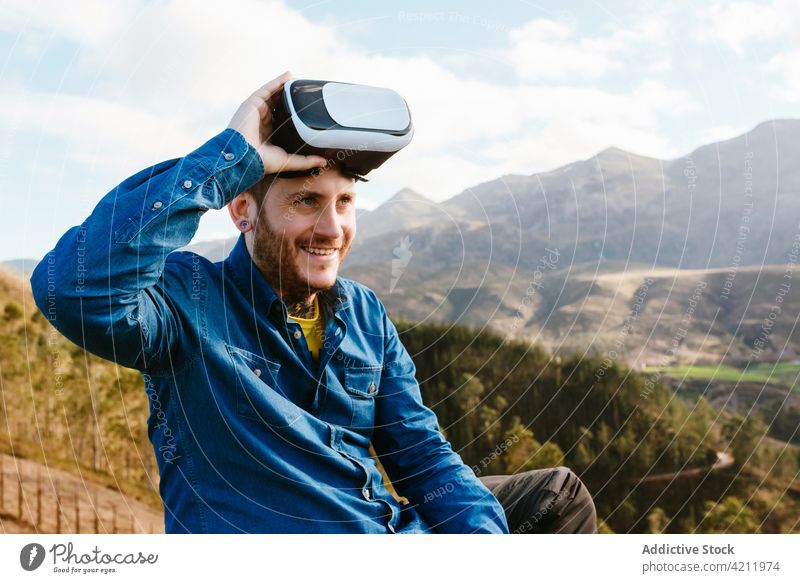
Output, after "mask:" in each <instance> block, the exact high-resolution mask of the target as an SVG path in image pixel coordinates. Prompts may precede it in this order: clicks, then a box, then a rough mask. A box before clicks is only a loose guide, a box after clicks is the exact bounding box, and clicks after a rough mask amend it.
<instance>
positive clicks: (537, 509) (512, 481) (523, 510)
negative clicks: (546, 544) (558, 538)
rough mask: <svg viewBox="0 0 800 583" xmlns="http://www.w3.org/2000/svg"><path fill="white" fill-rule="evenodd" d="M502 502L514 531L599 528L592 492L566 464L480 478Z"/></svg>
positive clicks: (511, 528)
mask: <svg viewBox="0 0 800 583" xmlns="http://www.w3.org/2000/svg"><path fill="white" fill-rule="evenodd" d="M480 480H481V482H483V484H484V486H486V487H487V488H489V490H491V491H492V494H494V496H495V498H497V500H498V501H499V502H500V505H501V506H502V507H503V510H505V513H506V521H507V522H508V529H509V531H510V532H511V534H540V533H562V534H563V533H573V534H586V533H595V532H597V513H596V511H595V508H594V502H593V501H592V496H591V494H589V490H587V488H586V486H584V484H583V482H581V480H580V478H578V476H576V475H575V474H574V473H573V472H572V470H570V469H569V468H566V467H564V466H559V467H557V468H548V469H544V470H530V471H527V472H522V473H520V474H514V475H511V476H483V477H481V478H480Z"/></svg>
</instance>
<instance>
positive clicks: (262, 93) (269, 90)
mask: <svg viewBox="0 0 800 583" xmlns="http://www.w3.org/2000/svg"><path fill="white" fill-rule="evenodd" d="M291 78H292V74H291V73H290V72H289V71H286V72H284V73H283V74H281V75H280V76H279V77H275V78H274V79H273V80H272V81H269V82H267V83H265V84H264V85H262V86H261V87H259V88H258V89H256V91H255V92H254V93H253V95H252V96H253V97H256V98H258V99H259V100H261V101H267V100H268V99H269V98H270V97H271V96H272V95H273V94H274V93H276V92H277V91H279V90H280V89H281V88H282V87H283V85H284V83H286V82H287V81H288V80H289V79H291Z"/></svg>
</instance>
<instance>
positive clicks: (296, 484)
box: [31, 129, 508, 533]
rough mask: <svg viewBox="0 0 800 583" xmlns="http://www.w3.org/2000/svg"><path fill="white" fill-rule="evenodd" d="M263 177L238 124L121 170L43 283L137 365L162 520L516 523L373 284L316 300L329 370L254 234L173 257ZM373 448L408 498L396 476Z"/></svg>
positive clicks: (186, 525) (302, 524) (428, 528)
mask: <svg viewBox="0 0 800 583" xmlns="http://www.w3.org/2000/svg"><path fill="white" fill-rule="evenodd" d="M263 176H264V167H263V163H262V161H261V158H260V156H259V155H258V153H257V152H256V151H255V149H254V148H253V147H252V146H250V145H249V144H248V143H247V141H246V140H245V139H244V137H243V136H242V135H241V134H239V133H238V132H236V131H234V130H232V129H226V130H225V131H223V132H222V133H220V134H219V135H217V136H215V137H214V138H212V139H211V140H209V141H208V142H206V143H205V144H203V145H202V146H201V147H199V148H198V149H197V150H195V151H194V152H192V153H190V154H189V155H187V156H185V157H184V158H178V159H174V160H168V161H166V162H162V163H160V164H156V165H155V166H153V167H151V168H147V169H145V170H142V171H141V172H138V173H137V174H135V175H133V176H131V177H130V178H128V179H126V180H125V181H123V182H122V183H121V184H120V185H119V186H117V187H116V188H115V189H113V190H112V191H111V192H109V193H108V194H107V195H106V196H105V197H104V198H103V199H102V200H101V201H100V203H99V204H98V205H97V207H95V209H94V211H93V212H92V214H91V216H89V218H88V219H86V221H84V223H83V224H81V225H79V226H76V227H73V228H72V229H70V230H69V231H67V232H66V234H64V235H63V236H62V237H61V239H60V240H59V241H58V243H57V244H56V247H55V248H54V249H53V250H52V251H51V252H50V253H48V254H47V255H46V256H45V258H44V259H43V260H42V261H41V262H40V263H39V265H38V266H37V268H36V270H35V271H34V272H33V275H32V277H31V284H32V286H33V291H34V297H35V300H36V304H37V306H38V307H39V309H41V310H42V312H43V313H44V314H45V315H46V316H47V317H48V319H49V320H50V321H51V322H52V323H53V325H54V326H55V327H56V328H57V329H58V330H59V331H61V332H62V333H63V334H64V335H65V336H66V337H67V338H69V339H70V340H72V341H73V342H75V343H77V344H79V345H81V346H83V347H84V348H86V349H87V350H89V351H91V352H93V353H95V354H97V355H100V356H102V357H104V358H107V359H109V360H113V361H115V362H117V363H119V364H121V365H124V366H127V367H132V368H136V369H139V370H140V371H141V372H142V375H143V377H144V386H145V390H146V392H147V395H148V397H149V403H150V416H149V419H148V433H149V437H150V440H151V441H152V444H153V448H154V450H155V453H156V458H157V460H158V467H159V472H160V476H161V481H160V486H159V488H160V494H161V497H162V499H163V501H164V508H165V525H166V531H167V532H169V533H176V532H193V533H219V532H275V533H320V532H321V533H332V532H348V533H389V532H398V533H399V532H448V533H472V532H496V533H506V532H508V526H507V523H506V519H505V515H504V512H503V509H502V507H501V506H500V504H499V503H498V502H497V500H496V498H494V496H493V495H492V494H491V492H489V490H488V489H487V488H486V487H485V486H484V485H483V484H482V483H481V482H480V480H478V479H477V478H476V476H475V474H474V473H473V471H472V470H471V469H470V468H469V467H467V466H466V465H465V464H464V463H463V461H462V460H461V458H460V457H459V456H458V455H457V454H456V453H455V452H454V451H453V449H452V448H451V446H450V444H449V443H448V442H447V441H446V440H445V439H444V438H443V436H442V435H441V433H440V432H439V428H438V422H437V419H436V416H435V414H434V413H433V412H432V411H431V410H430V409H429V408H427V407H425V406H424V405H423V403H422V399H421V397H420V390H419V385H418V383H417V381H416V380H415V367H414V363H413V361H412V360H411V357H410V356H409V354H408V353H407V351H406V350H405V348H404V347H403V345H402V344H401V342H400V340H399V338H398V334H397V330H396V329H395V327H394V325H393V324H392V322H391V320H390V319H389V318H388V317H387V314H386V309H385V308H384V306H383V304H382V303H381V301H380V300H379V299H378V298H377V297H376V295H375V293H374V292H373V291H372V290H370V289H369V288H367V287H365V286H363V285H361V284H359V283H356V282H354V281H351V280H348V279H345V278H342V277H339V278H337V280H336V284H335V285H334V287H333V288H332V289H330V290H328V291H326V292H324V293H322V294H321V295H320V300H321V309H322V312H323V315H324V317H325V322H326V328H325V333H324V342H323V348H322V350H321V352H320V362H319V366H318V367H317V366H315V365H314V363H313V361H312V359H311V355H310V353H309V351H308V347H307V346H306V343H305V338H304V336H303V334H302V333H301V329H300V325H299V324H297V323H295V322H293V321H291V320H290V319H289V318H288V314H287V310H286V306H285V305H284V303H283V301H281V300H280V298H279V297H278V296H277V295H276V293H275V291H274V290H273V289H272V287H271V285H270V283H269V281H267V280H266V279H265V278H264V276H263V275H262V274H261V272H260V271H259V270H258V269H257V268H256V267H255V266H254V264H253V262H252V260H251V258H250V255H249V253H248V251H247V248H246V246H245V244H244V239H243V238H240V239H239V241H238V243H237V244H236V246H235V247H234V249H233V250H232V252H231V253H230V255H229V256H228V258H227V259H226V260H225V261H222V262H219V263H212V262H210V261H208V260H207V259H205V258H203V257H201V256H199V255H197V254H194V253H190V252H173V251H175V250H176V249H178V248H180V247H183V246H185V245H187V244H188V243H189V241H190V240H191V239H192V236H193V235H194V233H195V231H196V230H197V226H198V222H199V220H200V218H201V216H202V214H203V213H204V212H205V211H206V210H208V209H210V208H213V209H219V208H222V207H223V206H224V205H225V204H227V203H228V202H229V201H230V200H231V199H233V198H234V197H235V196H236V195H237V194H238V193H240V192H242V191H244V190H246V189H247V188H249V187H250V186H251V185H253V184H254V183H255V182H257V181H258V180H260V179H261V178H262V177H263ZM370 443H372V444H373V446H374V448H375V451H376V453H377V454H378V456H379V458H380V459H381V462H382V463H383V465H384V468H385V469H386V472H387V474H388V475H389V477H390V479H391V480H392V483H393V484H394V486H395V488H396V489H397V491H398V493H399V494H401V495H402V496H404V497H406V498H407V499H408V500H409V501H410V503H409V504H406V505H401V504H400V503H398V502H397V501H396V500H395V498H394V497H393V496H392V495H391V494H390V493H389V492H388V491H387V489H386V488H385V486H384V484H383V481H382V477H381V474H380V472H379V471H378V468H377V466H376V463H375V460H374V459H373V458H372V457H371V456H370V455H369V445H370Z"/></svg>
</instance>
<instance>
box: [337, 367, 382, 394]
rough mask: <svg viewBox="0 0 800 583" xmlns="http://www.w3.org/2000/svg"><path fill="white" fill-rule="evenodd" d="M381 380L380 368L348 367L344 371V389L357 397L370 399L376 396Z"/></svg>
mask: <svg viewBox="0 0 800 583" xmlns="http://www.w3.org/2000/svg"><path fill="white" fill-rule="evenodd" d="M380 380H381V367H380V366H379V365H374V366H349V367H347V368H346V369H345V370H344V388H345V390H346V391H347V392H348V393H350V394H352V395H355V396H357V397H363V398H367V399H369V398H372V397H374V396H375V395H377V394H378V390H379V388H380Z"/></svg>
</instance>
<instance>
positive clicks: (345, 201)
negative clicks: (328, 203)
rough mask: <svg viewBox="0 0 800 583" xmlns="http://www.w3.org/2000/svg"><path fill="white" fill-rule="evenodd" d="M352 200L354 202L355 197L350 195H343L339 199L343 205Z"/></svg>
mask: <svg viewBox="0 0 800 583" xmlns="http://www.w3.org/2000/svg"><path fill="white" fill-rule="evenodd" d="M351 202H353V198H352V197H350V196H343V197H342V198H340V199H339V203H340V204H342V205H348V204H350V203H351Z"/></svg>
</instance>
